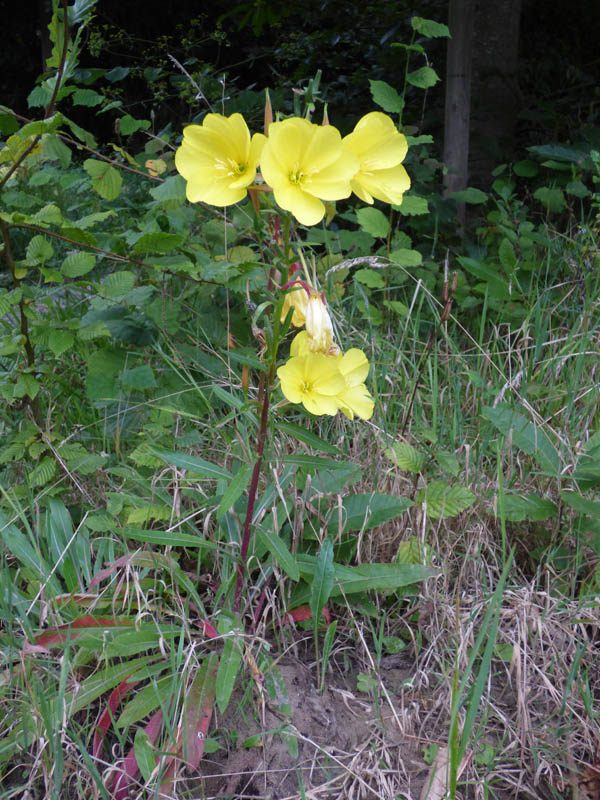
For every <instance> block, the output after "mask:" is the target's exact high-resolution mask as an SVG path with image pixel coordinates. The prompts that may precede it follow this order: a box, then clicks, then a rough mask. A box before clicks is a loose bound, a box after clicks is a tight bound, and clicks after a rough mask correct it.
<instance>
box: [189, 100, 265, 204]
mask: <svg viewBox="0 0 600 800" xmlns="http://www.w3.org/2000/svg"><path fill="white" fill-rule="evenodd" d="M264 143H265V137H264V136H263V134H262V133H255V134H254V136H253V137H252V139H250V131H249V130H248V126H247V125H246V122H245V120H244V118H243V117H242V115H241V114H232V115H231V116H230V117H224V116H222V115H221V114H207V115H206V117H205V118H204V121H203V123H202V125H188V126H187V128H184V131H183V142H182V143H181V146H180V147H179V149H178V150H177V152H176V153H175V166H176V167H177V171H178V172H179V173H180V174H181V175H182V176H183V177H184V178H185V180H186V181H187V186H186V195H187V199H188V200H189V201H190V202H192V203H199V202H201V201H202V202H204V203H210V205H213V206H230V205H232V204H233V203H239V201H240V200H243V198H244V197H245V196H246V191H247V188H248V186H249V185H250V184H251V183H252V182H253V181H254V178H255V177H256V167H257V165H258V161H259V159H260V154H261V151H262V148H263V146H264Z"/></svg>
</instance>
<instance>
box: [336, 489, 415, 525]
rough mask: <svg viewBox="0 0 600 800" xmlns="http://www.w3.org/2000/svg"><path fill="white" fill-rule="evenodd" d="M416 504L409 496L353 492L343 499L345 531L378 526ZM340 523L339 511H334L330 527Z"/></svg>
mask: <svg viewBox="0 0 600 800" xmlns="http://www.w3.org/2000/svg"><path fill="white" fill-rule="evenodd" d="M412 505H414V503H413V501H412V500H409V498H408V497H395V496H392V495H389V494H380V493H378V492H365V493H364V494H351V495H347V496H346V497H344V499H343V501H342V506H343V512H342V513H343V517H342V518H343V519H344V531H360V530H369V529H370V528H376V527H377V526H378V525H383V523H384V522H388V521H389V520H391V519H395V518H396V517H399V516H400V515H401V514H403V513H404V512H405V511H406V509H407V508H410V507H411V506H412ZM337 525H338V517H337V511H334V512H333V514H332V517H331V519H330V522H329V527H330V528H333V527H336V526H337Z"/></svg>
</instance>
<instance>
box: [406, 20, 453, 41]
mask: <svg viewBox="0 0 600 800" xmlns="http://www.w3.org/2000/svg"><path fill="white" fill-rule="evenodd" d="M410 24H411V26H412V28H413V30H415V31H417V33H420V34H421V35H422V36H427V38H428V39H437V38H439V37H442V36H445V37H446V38H450V28H448V26H447V25H444V24H443V23H442V22H434V21H433V20H432V19H423V17H413V18H412V19H411V21H410Z"/></svg>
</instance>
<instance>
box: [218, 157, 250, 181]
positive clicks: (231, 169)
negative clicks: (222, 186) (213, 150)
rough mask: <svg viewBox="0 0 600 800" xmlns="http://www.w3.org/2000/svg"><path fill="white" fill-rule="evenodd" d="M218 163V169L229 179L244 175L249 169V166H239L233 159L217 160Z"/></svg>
mask: <svg viewBox="0 0 600 800" xmlns="http://www.w3.org/2000/svg"><path fill="white" fill-rule="evenodd" d="M215 161H216V164H215V166H216V168H217V169H219V170H223V172H225V174H226V175H227V177H228V178H234V177H237V176H238V175H243V174H244V172H245V171H246V169H247V168H248V165H247V164H238V162H237V161H235V160H234V159H233V158H228V159H227V160H225V159H221V158H217V159H215Z"/></svg>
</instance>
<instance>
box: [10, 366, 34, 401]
mask: <svg viewBox="0 0 600 800" xmlns="http://www.w3.org/2000/svg"><path fill="white" fill-rule="evenodd" d="M39 390H40V384H39V382H38V381H37V380H36V379H35V378H34V377H33V375H30V374H29V373H28V372H24V373H22V374H21V375H19V377H18V378H17V382H16V384H15V388H14V390H13V394H14V396H15V397H25V396H27V397H31V399H32V400H33V399H34V397H36V396H37V394H38V392H39Z"/></svg>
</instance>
